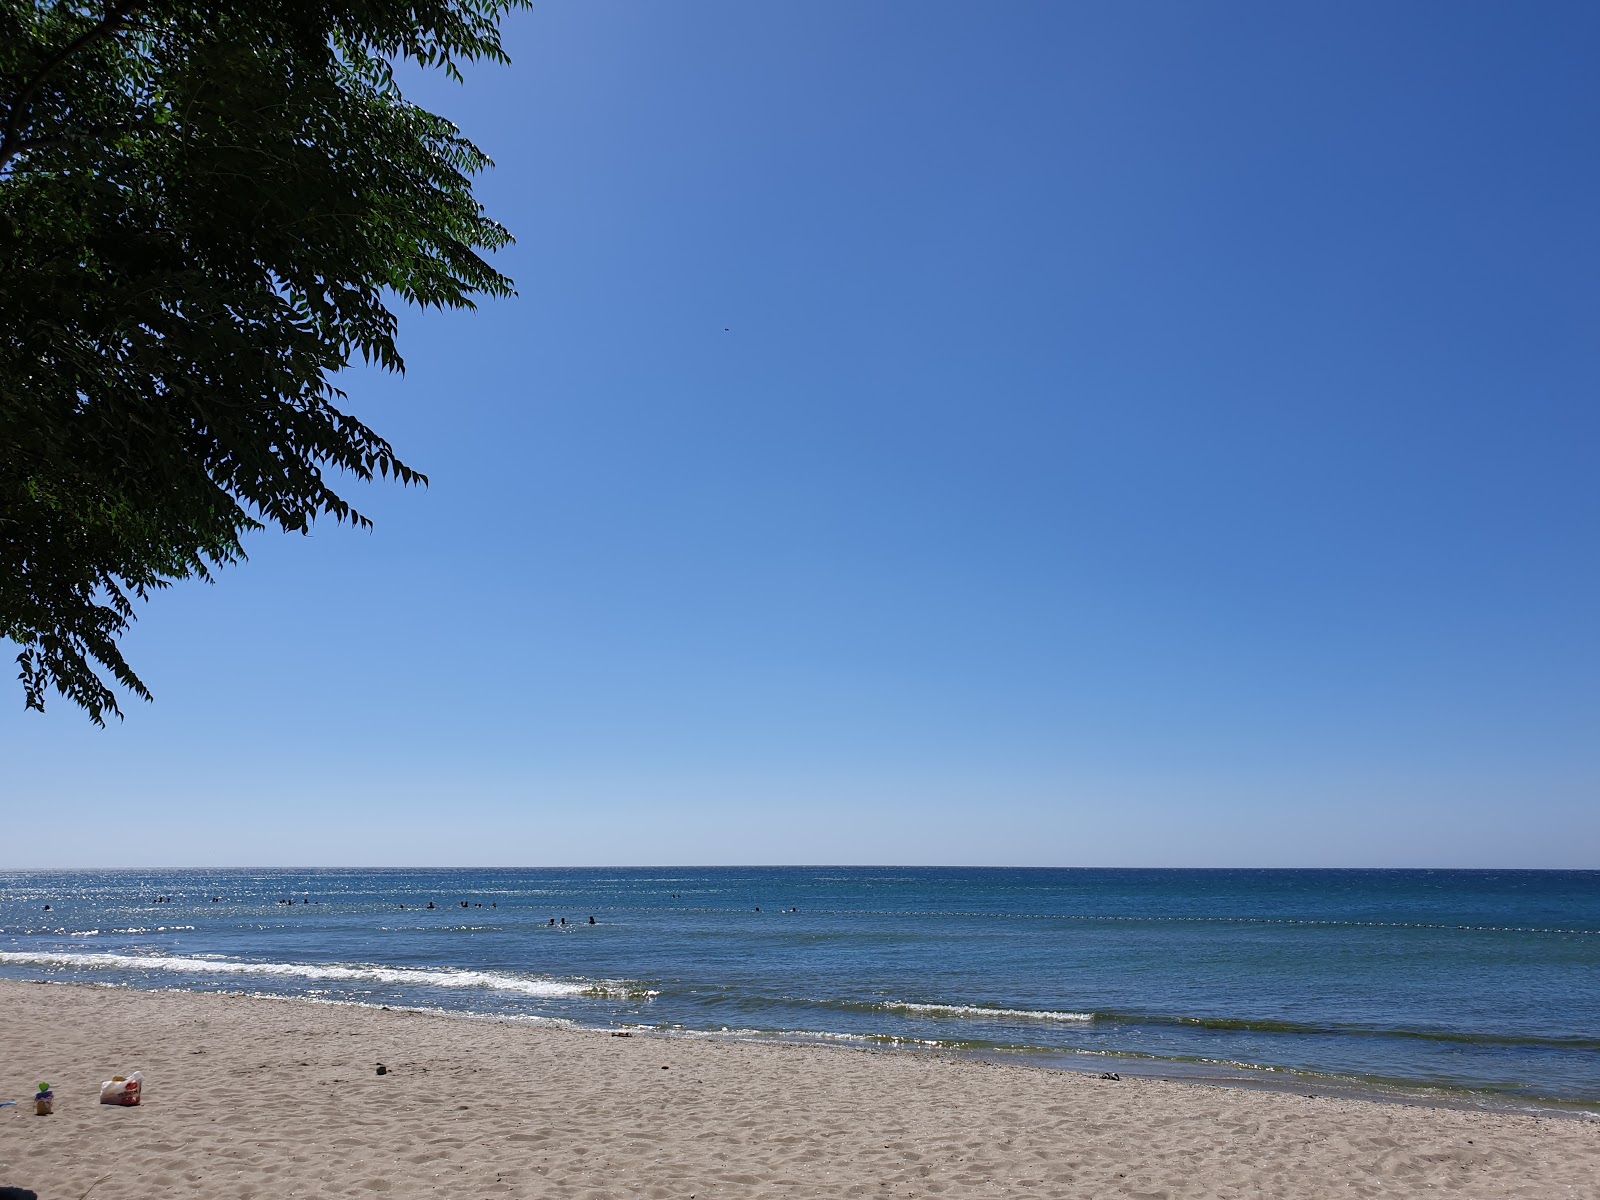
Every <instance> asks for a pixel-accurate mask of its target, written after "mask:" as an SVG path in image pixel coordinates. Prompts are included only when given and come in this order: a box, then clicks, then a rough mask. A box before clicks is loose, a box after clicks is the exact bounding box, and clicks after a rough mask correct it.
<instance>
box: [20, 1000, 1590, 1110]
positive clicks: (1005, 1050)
mask: <svg viewBox="0 0 1600 1200" xmlns="http://www.w3.org/2000/svg"><path fill="white" fill-rule="evenodd" d="M10 983H19V984H25V985H29V986H49V987H63V988H87V989H95V990H110V991H122V992H133V993H140V994H151V995H194V996H228V997H232V998H235V999H240V1000H251V1001H255V1000H260V1001H267V1002H271V1003H281V1004H291V1005H293V1004H312V1005H319V1006H326V1007H334V1008H341V1007H342V1008H353V1009H363V1010H369V1011H378V1012H399V1013H417V1014H421V1015H424V1016H430V1017H437V1018H440V1019H443V1020H461V1021H474V1022H486V1023H489V1024H497V1025H508V1026H512V1027H521V1028H544V1029H552V1030H565V1031H569V1032H573V1033H585V1034H592V1035H595V1036H600V1037H605V1036H611V1035H613V1034H614V1033H616V1032H617V1031H618V1030H625V1031H627V1034H628V1036H631V1037H640V1038H647V1039H659V1040H663V1041H684V1042H691V1043H693V1042H710V1043H739V1044H745V1045H752V1046H810V1047H815V1048H818V1049H830V1050H854V1051H860V1052H870V1053H878V1054H904V1055H910V1056H913V1057H922V1058H948V1059H950V1060H952V1061H972V1062H981V1063H986V1064H990V1065H993V1066H1001V1067H1017V1068H1021V1069H1026V1070H1035V1071H1052V1072H1065V1073H1067V1074H1072V1075H1085V1076H1089V1077H1091V1078H1098V1077H1099V1076H1100V1075H1101V1074H1103V1073H1104V1072H1107V1071H1111V1072H1114V1073H1117V1074H1119V1075H1126V1076H1127V1077H1128V1078H1130V1079H1146V1080H1153V1081H1157V1082H1161V1083H1170V1084H1175V1085H1178V1086H1180V1087H1214V1088H1229V1089H1239V1090H1243V1091H1260V1092H1271V1093H1278V1094H1283V1095H1292V1096H1293V1095H1298V1096H1308V1097H1309V1098H1311V1099H1316V1098H1319V1097H1322V1098H1328V1097H1338V1098H1340V1099H1344V1100H1350V1101H1354V1102H1360V1103H1373V1104H1398V1105H1404V1106H1408V1107H1415V1108H1440V1109H1449V1110H1455V1111H1462V1112H1486V1113H1502V1114H1506V1115H1511V1116H1517V1115H1520V1116H1533V1117H1552V1118H1559V1119H1563V1120H1576V1121H1600V1103H1593V1102H1589V1101H1583V1100H1567V1099H1563V1098H1561V1097H1556V1096H1536V1095H1530V1096H1525V1097H1517V1096H1513V1095H1509V1094H1506V1093H1502V1092H1495V1091H1490V1090H1487V1089H1485V1090H1478V1091H1474V1090H1472V1089H1468V1088H1462V1087H1453V1086H1450V1085H1447V1084H1437V1085H1428V1084H1421V1083H1413V1082H1410V1081H1407V1080H1400V1079H1396V1080H1381V1079H1373V1080H1369V1079H1364V1078H1362V1077H1360V1076H1345V1075H1336V1074H1333V1073H1319V1072H1313V1071H1303V1070H1298V1069H1296V1068H1293V1067H1280V1066H1250V1065H1246V1064H1240V1063H1206V1062H1189V1061H1187V1060H1182V1059H1163V1058H1159V1057H1155V1056H1139V1055H1133V1054H1119V1053H1116V1052H1112V1051H1097V1050H1092V1051H1081V1052H1076V1053H1075V1052H1072V1051H1062V1050H1054V1049H1043V1048H1039V1049H1036V1048H1032V1047H1027V1046H1016V1047H1011V1046H996V1047H985V1048H968V1047H964V1046H959V1045H951V1044H933V1043H919V1042H918V1041H917V1040H915V1039H902V1038H895V1037H892V1036H889V1035H878V1036H874V1035H857V1034H829V1033H822V1032H818V1033H814V1034H806V1033H801V1032H784V1031H765V1030H748V1031H745V1030H736V1031H726V1030H697V1029H686V1028H683V1029H664V1028H661V1027H659V1026H650V1025H640V1024H627V1025H621V1026H616V1027H611V1026H598V1025H584V1024H581V1023H579V1022H578V1021H576V1020H573V1019H570V1018H565V1017H545V1016H537V1015H512V1014H498V1013H479V1012H472V1011H469V1010H465V1009H449V1008H435V1007H429V1006H426V1005H403V1004H376V1003H372V1002H369V1001H360V1000H333V999H324V998H322V997H319V996H305V995H300V996H296V995H273V994H271V993H264V992H248V991H242V990H216V991H209V990H198V989H190V988H181V987H171V988H142V987H138V986H136V985H131V984H122V983H85V982H82V981H77V980H71V981H68V980H54V979H24V980H17V979H6V978H0V986H4V985H6V984H10ZM1079 1058H1084V1059H1090V1058H1092V1059H1093V1060H1094V1061H1093V1062H1085V1063H1082V1064H1081V1065H1080V1064H1079V1063H1078V1059H1079Z"/></svg>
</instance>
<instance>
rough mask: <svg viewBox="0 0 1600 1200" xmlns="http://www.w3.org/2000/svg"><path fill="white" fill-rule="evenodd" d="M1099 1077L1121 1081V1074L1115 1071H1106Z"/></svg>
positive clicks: (1114, 1081) (1115, 1081)
mask: <svg viewBox="0 0 1600 1200" xmlns="http://www.w3.org/2000/svg"><path fill="white" fill-rule="evenodd" d="M1100 1078H1101V1079H1109V1080H1111V1081H1112V1082H1113V1083H1121V1082H1122V1076H1121V1075H1118V1074H1117V1073H1116V1072H1115V1071H1106V1072H1104V1073H1103V1074H1102V1075H1101V1076H1100Z"/></svg>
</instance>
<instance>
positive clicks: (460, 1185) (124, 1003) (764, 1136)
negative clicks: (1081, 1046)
mask: <svg viewBox="0 0 1600 1200" xmlns="http://www.w3.org/2000/svg"><path fill="white" fill-rule="evenodd" d="M268 999H270V1000H275V1001H278V1003H263V1000H268ZM0 1046H3V1047H4V1053H3V1055H0V1093H3V1094H0V1099H7V1100H9V1099H16V1100H19V1101H20V1100H25V1098H26V1096H27V1094H28V1093H30V1092H31V1091H32V1088H33V1086H34V1085H35V1084H37V1082H38V1081H39V1080H40V1079H43V1080H45V1081H48V1082H50V1083H51V1084H52V1086H53V1087H54V1088H55V1090H56V1094H57V1096H58V1097H59V1103H58V1107H57V1111H56V1114H55V1115H53V1116H52V1117H50V1118H36V1117H34V1116H32V1115H31V1113H29V1114H24V1113H23V1111H22V1109H21V1108H20V1107H19V1108H10V1109H0V1186H4V1187H14V1188H25V1189H33V1190H35V1191H37V1192H38V1194H39V1196H41V1197H46V1196H56V1195H69V1196H77V1195H79V1194H80V1193H81V1192H83V1190H84V1189H85V1188H88V1187H90V1186H91V1185H92V1184H93V1183H94V1180H95V1179H97V1178H99V1177H100V1176H102V1175H105V1174H107V1173H111V1174H112V1175H113V1178H114V1180H115V1190H116V1191H119V1192H126V1191H128V1190H129V1189H130V1188H133V1189H134V1190H136V1191H146V1192H159V1191H160V1189H162V1188H165V1189H166V1194H175V1195H181V1196H195V1197H200V1196H238V1197H261V1198H262V1200H265V1198H266V1197H268V1196H273V1197H276V1196H286V1195H312V1194H315V1195H344V1194H347V1195H352V1196H364V1195H376V1194H382V1193H385V1192H391V1191H392V1192H394V1193H396V1194H401V1195H427V1194H434V1193H438V1194H444V1193H446V1192H448V1193H450V1194H452V1195H457V1196H459V1195H473V1196H480V1195H481V1196H493V1195H512V1196H539V1197H543V1196H551V1197H554V1196H558V1195H559V1196H563V1197H566V1196H578V1197H585V1198H590V1200H601V1198H602V1197H621V1196H650V1197H661V1198H666V1197H676V1196H682V1197H689V1196H694V1197H696V1198H697V1200H709V1198H712V1197H719V1198H720V1197H746V1196H752V1197H767V1196H773V1197H776V1196H817V1197H823V1196H827V1197H834V1196H840V1195H860V1196H867V1195H874V1196H896V1197H900V1196H912V1195H915V1196H923V1197H926V1196H936V1195H939V1194H940V1193H941V1192H943V1191H946V1190H948V1191H950V1192H951V1193H952V1194H955V1195H962V1196H969V1195H970V1196H980V1197H982V1196H991V1195H993V1196H1000V1195H1020V1194H1029V1195H1044V1196H1061V1197H1068V1196H1081V1195H1086V1194H1092V1195H1126V1196H1130V1197H1140V1196H1143V1197H1164V1198H1165V1200H1173V1198H1176V1197H1180V1196H1181V1197H1195V1198H1206V1197H1221V1196H1225V1195H1233V1194H1238V1193H1239V1192H1241V1191H1252V1190H1253V1191H1256V1192H1258V1193H1260V1192H1265V1193H1267V1194H1270V1195H1273V1196H1274V1197H1281V1198H1284V1200H1299V1198H1301V1197H1304V1198H1305V1200H1311V1198H1312V1197H1319V1198H1320V1197H1322V1196H1327V1195H1335V1194H1344V1193H1349V1194H1360V1193H1370V1192H1372V1191H1378V1192H1382V1193H1385V1194H1390V1195H1393V1194H1410V1193H1412V1192H1416V1193H1417V1194H1420V1193H1421V1192H1423V1191H1427V1190H1433V1189H1435V1188H1439V1187H1448V1188H1450V1189H1451V1190H1453V1191H1454V1192H1455V1194H1457V1195H1463V1196H1473V1197H1476V1196H1483V1197H1485V1198H1487V1197H1490V1196H1493V1197H1522V1196H1526V1197H1529V1198H1530V1200H1531V1198H1533V1197H1539V1198H1541V1200H1543V1198H1545V1197H1551V1196H1560V1195H1574V1196H1576V1195H1581V1194H1583V1189H1584V1188H1586V1187H1589V1186H1590V1185H1591V1184H1592V1180H1593V1179H1594V1178H1595V1177H1596V1176H1597V1175H1600V1123H1596V1122H1593V1121H1584V1120H1570V1119H1561V1118H1564V1116H1565V1114H1561V1113H1557V1112H1551V1113H1548V1114H1545V1113H1540V1114H1531V1113H1508V1112H1504V1111H1486V1110H1483V1109H1463V1108H1450V1107H1442V1106H1422V1105H1415V1104H1405V1103H1394V1102H1392V1101H1385V1100H1383V1099H1380V1098H1366V1097H1363V1098H1360V1099H1356V1098H1350V1097H1345V1096H1337V1095H1333V1094H1331V1093H1329V1092H1319V1093H1318V1095H1317V1098H1315V1099H1311V1098H1308V1097H1307V1096H1306V1095H1304V1094H1300V1093H1297V1092H1286V1091H1275V1090H1266V1089H1260V1088H1249V1087H1237V1086H1226V1085H1222V1086H1218V1085H1216V1084H1214V1083H1211V1082H1210V1081H1207V1083H1206V1084H1205V1085H1197V1082H1181V1083H1179V1082H1171V1081H1168V1080H1163V1079H1159V1078H1152V1077H1138V1076H1131V1075H1130V1076H1124V1078H1123V1079H1122V1080H1121V1081H1120V1082H1109V1081H1102V1080H1100V1079H1098V1078H1096V1077H1094V1076H1093V1075H1091V1074H1088V1073H1084V1072H1077V1071H1072V1070H1067V1069H1062V1068H1052V1067H1047V1066H1041V1065H1035V1064H1022V1063H995V1062H990V1061H980V1060H976V1059H972V1058H968V1057H966V1056H963V1055H952V1054H949V1053H948V1052H938V1051H918V1052H916V1053H896V1054H886V1053H882V1052H878V1053H870V1054H863V1053H859V1052H858V1053H844V1052H843V1051H847V1050H856V1051H859V1050H861V1049H866V1048H865V1047H854V1046H849V1047H844V1046H830V1045H820V1044H800V1043H794V1042H775V1041H774V1042H760V1041H754V1040H749V1041H736V1040H719V1039H714V1038H685V1037H673V1036H671V1035H645V1034H643V1033H635V1034H634V1036H632V1037H630V1038H617V1037H614V1036H610V1035H608V1034H607V1033H606V1032H604V1031H594V1030H587V1029H581V1028H565V1027H559V1026H555V1025H552V1024H549V1023H540V1024H535V1023H533V1022H530V1021H526V1020H520V1021H519V1020H514V1019H513V1020H506V1019H504V1018H493V1017H489V1018H485V1017H478V1016H474V1015H471V1014H438V1013H433V1012H426V1011H419V1010H414V1009H403V1008H401V1009H397V1008H390V1009H388V1010H385V1009H383V1008H381V1007H372V1006H366V1005H360V1004H350V1003H346V1002H340V1001H318V1000H317V999H316V998H314V997H312V998H307V999H305V1000H300V999H291V998H288V997H270V998H266V997H249V996H238V995H229V994H224V993H206V992H184V991H175V990H174V991H143V990H138V989H133V988H125V987H107V986H104V985H89V984H75V983H74V984H67V983H54V982H49V981H18V980H4V981H0ZM377 1062H383V1063H385V1064H386V1065H387V1068H388V1071H387V1073H386V1074H385V1075H383V1076H378V1075H376V1074H375V1064H376V1063H377ZM131 1070H142V1071H143V1072H144V1073H145V1077H146V1089H147V1090H146V1095H147V1101H146V1103H145V1105H143V1106H141V1107H140V1108H138V1109H117V1108H111V1107H103V1106H100V1105H98V1104H97V1103H96V1102H95V1100H96V1095H95V1093H96V1090H97V1088H98V1085H99V1082H100V1080H102V1079H104V1078H109V1077H110V1075H111V1074H113V1073H117V1074H125V1073H127V1072H128V1071H131ZM108 1182H110V1181H108ZM101 1186H106V1185H101Z"/></svg>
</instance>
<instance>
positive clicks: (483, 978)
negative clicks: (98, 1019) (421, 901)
mask: <svg viewBox="0 0 1600 1200" xmlns="http://www.w3.org/2000/svg"><path fill="white" fill-rule="evenodd" d="M0 963H14V964H17V965H19V966H37V967H65V968H71V969H78V970H113V971H172V972H179V973H182V974H186V975H272V976H288V977H292V978H298V979H325V980H335V981H343V982H349V983H389V984H400V985H410V986H423V987H446V988H489V989H492V990H495V991H503V992H519V993H521V994H522V995H525V996H537V997H540V998H542V999H559V998H562V997H589V998H610V999H642V998H646V997H650V996H654V995H656V994H657V993H656V992H653V991H650V990H648V989H646V988H641V987H639V986H638V985H636V984H631V983H619V982H614V981H609V980H607V981H599V982H596V981H590V980H583V981H579V980H562V979H530V978H527V977H525V976H520V975H504V974H501V973H499V972H496V971H470V970H466V969H464V968H456V967H443V968H423V967H388V966H377V965H372V964H367V963H361V964H349V965H346V964H325V963H281V962H242V961H240V960H238V959H216V958H186V957H178V956H174V955H142V954H109V953H107V954H67V953H58V952H26V951H6V950H0Z"/></svg>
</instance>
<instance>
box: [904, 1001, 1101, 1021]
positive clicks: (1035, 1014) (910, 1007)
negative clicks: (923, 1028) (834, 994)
mask: <svg viewBox="0 0 1600 1200" xmlns="http://www.w3.org/2000/svg"><path fill="white" fill-rule="evenodd" d="M881 1007H883V1008H886V1009H888V1010H890V1011H891V1012H908V1013H917V1014H919V1015H922V1016H929V1017H962V1018H965V1019H966V1020H969V1021H970V1020H978V1021H981V1020H984V1019H986V1018H987V1019H990V1020H994V1019H996V1018H999V1019H1002V1020H1013V1021H1014V1020H1024V1021H1092V1020H1094V1014H1093V1013H1086V1012H1053V1011H1051V1010H1049V1009H1037V1008H985V1007H984V1006H983V1005H981V1004H913V1003H911V1002H910V1001H904V1002H899V1001H890V1002H889V1003H887V1004H884V1005H882V1006H881Z"/></svg>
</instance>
